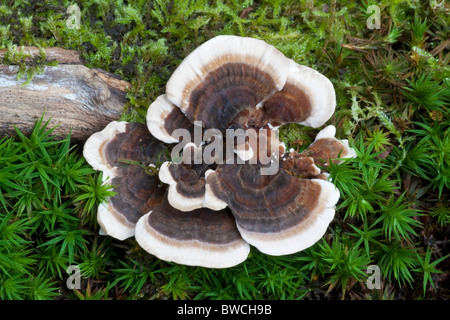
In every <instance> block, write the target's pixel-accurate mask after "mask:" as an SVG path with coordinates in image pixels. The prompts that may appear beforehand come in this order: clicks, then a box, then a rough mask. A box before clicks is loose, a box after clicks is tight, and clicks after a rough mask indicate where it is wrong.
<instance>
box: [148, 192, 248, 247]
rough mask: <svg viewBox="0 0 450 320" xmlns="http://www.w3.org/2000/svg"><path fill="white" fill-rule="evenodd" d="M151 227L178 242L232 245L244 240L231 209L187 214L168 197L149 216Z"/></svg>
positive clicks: (205, 209) (194, 211)
mask: <svg viewBox="0 0 450 320" xmlns="http://www.w3.org/2000/svg"><path fill="white" fill-rule="evenodd" d="M148 225H149V226H151V228H152V229H154V230H155V231H156V232H157V233H159V234H160V235H163V236H164V237H166V238H168V239H173V240H177V241H191V240H197V241H199V242H203V243H208V244H230V243H233V242H235V241H237V240H239V241H241V240H242V238H241V235H240V233H239V231H238V230H237V227H236V223H235V220H234V217H233V215H232V214H231V212H230V210H229V209H224V210H220V211H213V210H210V209H207V208H200V209H196V210H193V211H189V212H183V211H179V210H177V209H175V208H173V207H172V206H171V205H170V204H169V202H168V201H167V197H166V198H164V200H163V201H162V202H161V203H160V204H159V205H158V206H157V207H156V208H155V209H154V210H153V211H152V212H151V214H150V215H149V216H148Z"/></svg>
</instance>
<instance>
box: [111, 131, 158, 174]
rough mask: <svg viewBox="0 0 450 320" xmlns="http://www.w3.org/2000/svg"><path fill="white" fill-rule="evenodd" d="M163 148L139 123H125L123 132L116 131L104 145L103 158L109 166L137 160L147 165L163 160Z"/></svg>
mask: <svg viewBox="0 0 450 320" xmlns="http://www.w3.org/2000/svg"><path fill="white" fill-rule="evenodd" d="M165 148H166V146H164V144H162V143H161V142H160V141H159V140H157V139H155V138H154V137H153V136H152V135H151V134H150V132H149V131H148V129H147V126H146V125H144V124H140V123H127V125H126V130H125V132H121V133H118V134H116V135H115V136H114V138H113V139H111V141H108V142H107V143H106V145H105V149H104V154H105V158H106V159H105V160H106V162H107V163H108V164H109V165H110V166H111V167H123V166H128V165H131V164H130V161H131V162H132V161H137V162H139V163H142V164H143V165H149V164H151V163H155V162H156V161H157V160H158V157H160V159H159V160H161V161H164V160H165V152H164V151H165Z"/></svg>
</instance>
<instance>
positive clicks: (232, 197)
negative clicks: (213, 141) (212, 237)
mask: <svg viewBox="0 0 450 320" xmlns="http://www.w3.org/2000/svg"><path fill="white" fill-rule="evenodd" d="M260 169H261V167H260V166H259V165H249V164H245V165H234V164H224V165H219V166H218V167H217V169H216V171H215V172H211V173H210V174H208V177H207V182H208V188H209V189H210V192H211V193H212V194H213V195H214V196H215V197H217V198H218V199H219V200H221V201H223V202H224V203H227V204H228V206H229V208H230V209H231V211H232V212H233V215H234V217H235V218H236V223H237V226H238V230H239V232H240V233H241V235H242V237H243V238H244V240H246V241H247V242H248V243H249V244H251V245H254V246H255V247H256V248H258V249H259V250H260V251H261V252H264V253H267V254H270V255H285V254H290V253H294V252H297V251H301V250H303V249H305V248H307V247H309V246H311V245H312V244H314V243H315V242H316V241H317V240H319V239H320V238H321V237H322V236H323V234H324V233H325V231H326V229H327V227H328V224H329V223H330V222H331V220H332V219H333V217H334V205H335V204H336V202H337V201H338V199H339V191H338V190H337V189H336V188H335V187H334V185H333V184H332V183H330V182H328V181H325V180H321V179H311V180H310V179H299V178H296V177H294V176H292V175H290V174H288V173H287V172H286V171H285V170H283V169H280V170H279V171H278V172H277V173H276V174H275V175H261V173H260Z"/></svg>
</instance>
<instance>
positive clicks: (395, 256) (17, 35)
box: [0, 0, 450, 299]
mask: <svg viewBox="0 0 450 320" xmlns="http://www.w3.org/2000/svg"><path fill="white" fill-rule="evenodd" d="M1 3H2V5H1V6H0V48H9V49H11V50H12V49H14V48H15V46H22V45H31V46H41V47H50V46H59V47H63V48H67V49H73V50H77V51H79V52H80V53H81V57H82V58H83V59H84V60H85V62H86V65H87V66H89V67H93V68H101V69H103V70H106V71H109V72H111V73H114V74H116V75H118V76H120V77H122V78H124V79H125V80H127V81H130V82H131V83H132V88H131V89H130V90H129V92H128V95H127V96H128V103H127V105H126V106H125V109H124V112H123V116H122V119H123V120H127V121H136V122H143V121H144V117H145V113H146V110H147V108H148V106H149V104H150V103H151V102H152V101H153V100H154V99H155V98H156V97H157V96H158V95H159V94H161V93H163V92H164V86H165V83H166V81H167V80H168V78H169V77H170V75H171V73H172V72H173V70H174V69H175V68H176V67H177V66H178V65H179V63H180V62H181V61H182V60H183V58H184V57H185V56H186V55H187V54H189V53H190V52H191V51H192V50H193V49H195V48H196V47H197V46H198V45H200V44H201V43H203V42H204V41H206V40H208V39H210V38H212V37H214V36H216V35H219V34H234V35H241V36H250V37H255V38H259V39H263V40H265V41H266V42H268V43H270V44H272V45H274V46H275V47H277V48H278V49H279V50H281V51H282V52H283V53H284V54H285V55H286V56H288V57H289V58H292V59H294V60H295V61H296V62H298V63H300V64H304V65H307V66H310V67H312V68H315V69H316V70H318V71H320V72H322V73H323V74H325V75H326V76H327V77H328V78H329V79H330V80H331V81H332V82H333V84H334V86H335V89H336V93H337V108H336V113H335V115H334V116H333V117H332V119H331V120H330V121H329V123H331V124H334V125H335V126H336V127H337V129H338V132H337V136H338V137H339V138H348V139H349V140H350V142H351V144H352V145H353V146H354V147H355V148H356V150H357V153H358V159H356V160H351V161H348V162H345V163H344V164H342V165H340V166H338V167H337V166H336V167H332V168H331V177H332V178H333V181H334V182H335V183H336V185H337V186H338V188H339V190H340V191H341V200H340V202H339V204H338V210H337V212H336V217H335V219H334V220H333V222H332V223H331V225H330V228H329V230H328V232H327V234H326V236H325V237H324V238H323V240H322V241H319V242H318V243H317V244H315V245H314V246H313V247H311V248H309V249H307V250H305V251H303V252H300V253H297V254H294V255H290V256H285V257H269V256H266V255H263V254H261V253H259V252H258V251H257V250H256V249H252V251H251V254H250V256H249V258H248V259H247V261H245V262H244V263H242V264H240V265H238V266H236V267H233V268H230V269H224V270H210V269H205V268H198V267H186V266H180V265H176V264H171V263H166V262H164V261H159V260H158V259H156V258H154V257H152V256H150V255H149V254H147V253H145V252H144V251H143V250H142V249H140V247H139V246H138V245H137V243H136V242H135V240H133V239H129V240H126V241H123V242H121V241H117V240H114V239H111V238H110V237H104V236H99V235H98V234H97V231H98V226H97V225H96V222H95V212H96V206H97V205H98V203H99V202H100V201H102V200H104V198H105V197H107V196H108V195H110V194H109V191H108V189H107V188H105V187H102V186H101V180H100V176H99V175H98V173H96V172H94V171H93V170H91V169H90V167H89V165H87V164H86V163H85V162H84V160H83V158H82V157H81V155H80V149H79V148H77V147H76V146H75V147H74V149H70V146H69V144H68V143H67V142H64V141H63V142H61V141H60V142H55V141H54V140H52V139H51V138H50V137H49V136H47V133H46V132H47V131H45V130H40V129H39V128H40V127H41V126H38V127H37V129H36V130H35V132H34V135H32V136H30V137H24V136H20V135H19V136H18V137H15V138H14V139H9V138H6V137H5V138H3V137H0V138H3V140H0V191H1V193H0V195H1V197H0V299H172V298H173V299H447V298H448V297H449V289H450V279H449V269H450V268H449V266H450V262H449V260H448V259H447V255H448V253H449V238H448V234H449V220H450V203H449V198H450V197H449V186H450V167H449V165H450V126H449V124H450V114H449V110H448V106H449V97H450V89H449V86H450V69H449V66H448V62H449V59H450V54H449V46H450V40H449V39H450V28H449V17H450V15H449V11H450V7H449V4H448V2H445V1H431V0H430V1H418V0H408V1H402V0H396V1H384V0H383V1H339V2H338V1H312V0H302V1H293V0H291V1H288V0H286V1H283V0H277V1H256V0H254V1H253V0H247V1H206V0H202V1H187V0H185V1H182V0H180V1H178V0H175V1H164V0H157V1H143V0H135V1H122V0H109V1H108V0H90V1H78V2H77V5H78V7H79V9H80V15H79V17H80V20H79V21H80V28H79V29H75V28H68V26H67V24H66V22H67V20H68V19H69V18H71V19H73V18H74V17H73V14H74V13H73V12H72V13H68V12H67V8H68V7H69V6H70V5H72V4H75V3H76V2H74V1H62V0H61V1H56V0H53V1H34V0H28V1H2V2H1ZM370 5H375V6H376V8H375V9H373V10H375V11H372V10H369V11H368V10H367V9H368V7H369V6H370ZM377 8H378V9H379V13H380V16H379V17H380V20H379V28H371V27H370V26H372V25H373V23H376V22H377V21H376V20H374V17H375V16H374V14H376V9H377ZM75 19H76V18H75ZM72 21H73V20H72ZM368 21H369V24H368V23H367V22H368ZM13 62H14V61H11V60H9V61H4V63H13ZM16 62H17V61H16ZM42 64H45V61H40V62H39V61H37V62H36V63H35V64H34V65H25V66H24V70H23V72H22V73H23V74H28V77H29V78H30V80H31V78H32V75H33V73H34V72H37V71H40V70H41V69H40V68H41V67H42ZM27 70H28V71H27ZM47 129H49V128H47ZM316 132H317V131H316V130H311V129H307V128H302V127H300V126H298V125H287V126H284V127H283V128H282V130H281V137H282V139H283V140H284V141H285V142H286V144H287V145H288V146H289V147H293V148H299V149H300V148H303V147H304V146H305V145H308V144H309V142H310V139H311V137H312V136H313V135H314V134H315V133H316ZM66 141H68V140H66ZM69 265H77V266H79V267H80V269H81V272H82V282H81V289H79V290H70V289H68V288H67V286H66V280H67V278H68V277H69V276H70V274H68V273H67V272H66V270H67V267H68V266H69ZM369 265H376V266H378V267H379V270H380V272H381V288H380V289H376V288H374V289H370V288H368V286H367V283H366V280H367V279H368V277H369V276H370V275H371V274H369V273H367V270H368V269H367V268H368V266H369ZM369 280H371V279H369Z"/></svg>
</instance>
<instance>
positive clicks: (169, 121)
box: [147, 94, 194, 143]
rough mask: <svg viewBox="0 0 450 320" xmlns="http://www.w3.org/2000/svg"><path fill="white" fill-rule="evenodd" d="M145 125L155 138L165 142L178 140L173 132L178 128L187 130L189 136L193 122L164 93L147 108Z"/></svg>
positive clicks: (192, 128)
mask: <svg viewBox="0 0 450 320" xmlns="http://www.w3.org/2000/svg"><path fill="white" fill-rule="evenodd" d="M147 127H148V130H149V131H150V133H151V134H152V135H153V136H154V137H155V138H157V139H159V140H161V141H163V142H165V143H177V142H180V139H179V138H180V137H178V136H176V135H175V134H174V132H176V130H178V129H184V130H187V132H188V133H189V134H190V135H191V136H193V134H194V124H193V123H192V122H190V121H189V119H188V118H186V116H185V115H184V113H183V112H181V110H180V109H179V108H178V107H177V106H175V105H174V104H173V103H171V102H170V101H169V100H167V98H166V95H165V94H162V95H160V96H159V97H158V98H156V99H155V101H153V103H152V104H151V105H150V107H149V108H148V111H147Z"/></svg>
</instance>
